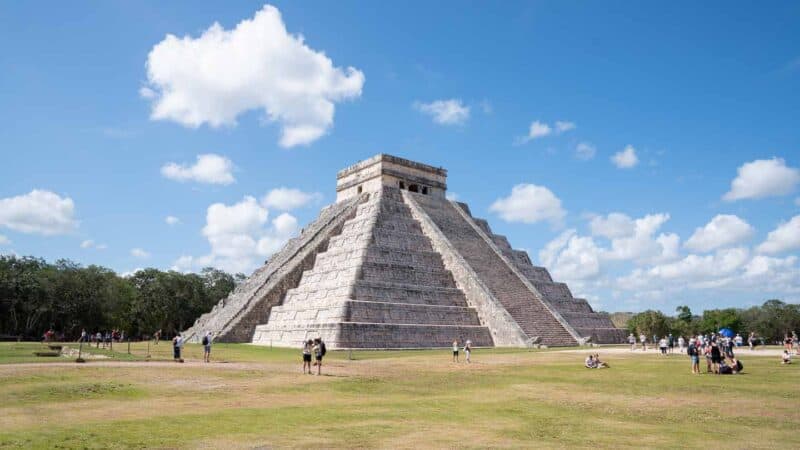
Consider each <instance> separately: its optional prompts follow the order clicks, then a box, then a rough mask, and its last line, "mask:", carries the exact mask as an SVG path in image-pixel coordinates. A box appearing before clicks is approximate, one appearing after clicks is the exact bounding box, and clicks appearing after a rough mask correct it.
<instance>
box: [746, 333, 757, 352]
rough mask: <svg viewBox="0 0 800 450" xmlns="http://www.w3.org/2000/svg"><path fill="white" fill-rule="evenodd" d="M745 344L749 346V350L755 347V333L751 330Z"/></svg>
mask: <svg viewBox="0 0 800 450" xmlns="http://www.w3.org/2000/svg"><path fill="white" fill-rule="evenodd" d="M747 345H749V346H750V351H753V350H755V348H756V333H755V332H753V331H751V332H750V336H748V337H747Z"/></svg>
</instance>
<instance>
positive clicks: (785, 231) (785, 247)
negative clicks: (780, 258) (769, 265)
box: [757, 215, 800, 254]
mask: <svg viewBox="0 0 800 450" xmlns="http://www.w3.org/2000/svg"><path fill="white" fill-rule="evenodd" d="M798 248H800V215H798V216H794V217H792V219H791V220H789V221H788V222H785V223H782V224H780V225H778V228H775V229H774V230H772V231H770V232H769V234H768V235H767V240H766V241H764V242H762V243H761V245H759V246H758V248H757V250H758V252H759V253H768V254H776V253H783V252H786V251H789V250H795V249H798Z"/></svg>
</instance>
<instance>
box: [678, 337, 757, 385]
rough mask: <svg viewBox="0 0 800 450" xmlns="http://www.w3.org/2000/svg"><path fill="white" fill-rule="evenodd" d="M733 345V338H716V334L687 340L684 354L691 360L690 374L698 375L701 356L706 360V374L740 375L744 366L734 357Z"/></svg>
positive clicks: (734, 343)
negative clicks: (687, 343)
mask: <svg viewBox="0 0 800 450" xmlns="http://www.w3.org/2000/svg"><path fill="white" fill-rule="evenodd" d="M735 345H736V342H735V341H734V339H733V338H729V337H722V336H718V335H717V334H716V333H711V335H710V336H697V337H696V338H693V339H689V347H688V348H687V349H686V353H687V355H689V358H691V360H692V373H693V374H700V356H701V355H703V356H705V358H706V373H714V374H716V375H729V374H737V373H740V372H741V371H742V369H743V368H744V365H742V362H741V361H740V360H738V359H736V356H735V355H734V352H733V348H734V346H735Z"/></svg>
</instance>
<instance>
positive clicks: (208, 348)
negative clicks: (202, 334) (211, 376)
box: [203, 344, 211, 353]
mask: <svg viewBox="0 0 800 450" xmlns="http://www.w3.org/2000/svg"><path fill="white" fill-rule="evenodd" d="M203 348H204V349H205V351H206V353H211V344H208V345H204V346H203Z"/></svg>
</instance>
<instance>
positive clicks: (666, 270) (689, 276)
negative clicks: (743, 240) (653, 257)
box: [617, 247, 750, 291]
mask: <svg viewBox="0 0 800 450" xmlns="http://www.w3.org/2000/svg"><path fill="white" fill-rule="evenodd" d="M749 261H750V253H749V252H748V250H747V249H746V248H741V247H737V248H730V249H721V250H718V251H717V252H716V253H714V254H710V255H694V254H690V255H687V256H686V257H684V258H682V259H680V260H678V261H675V262H671V263H666V264H661V265H655V266H653V267H650V268H648V269H634V270H633V271H632V272H631V273H630V274H628V275H625V276H622V277H619V278H618V279H617V284H618V286H619V287H620V288H621V289H624V290H629V291H652V290H655V291H679V290H683V289H686V288H690V289H708V288H716V287H721V286H723V285H726V284H729V283H730V282H731V277H733V276H735V274H736V273H737V272H741V271H742V269H744V268H745V267H746V265H747V264H748V262H749Z"/></svg>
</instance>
